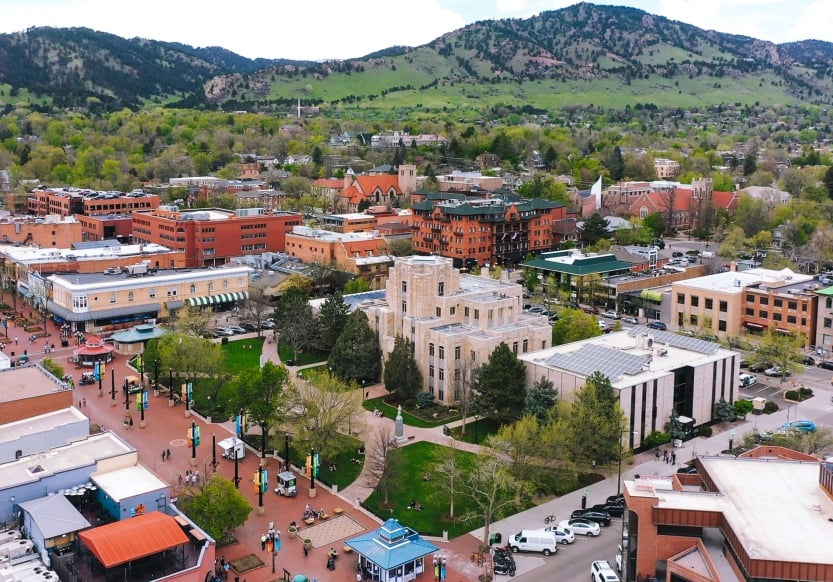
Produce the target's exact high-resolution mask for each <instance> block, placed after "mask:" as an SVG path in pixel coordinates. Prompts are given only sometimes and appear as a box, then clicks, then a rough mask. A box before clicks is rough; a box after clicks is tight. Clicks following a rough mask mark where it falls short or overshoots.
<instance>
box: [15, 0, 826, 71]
mask: <svg viewBox="0 0 833 582" xmlns="http://www.w3.org/2000/svg"><path fill="white" fill-rule="evenodd" d="M596 3H598V4H617V5H625V6H633V7H634V8H640V9H642V10H645V11H646V12H650V13H652V14H659V15H662V16H666V17H668V18H671V19H674V20H681V21H683V22H687V23H689V24H693V25H695V26H699V27H701V28H705V29H714V30H719V31H722V32H731V33H735V34H743V35H747V36H752V37H755V38H760V39H763V40H769V41H773V42H788V41H794V40H803V39H808V38H815V39H819V40H827V41H833V2H831V1H830V0H629V1H622V0H606V1H602V2H596ZM571 4H575V2H574V1H567V0H392V1H391V0H352V1H346V0H312V1H307V2H298V1H294V0H277V1H273V2H216V3H215V2H206V1H205V0H202V1H199V2H198V1H196V0H142V1H140V2H133V3H126V2H114V1H113V0H0V32H18V31H21V30H24V29H26V28H28V27H31V26H54V27H75V26H83V27H87V28H92V29H94V30H100V31H104V32H110V33H112V34H116V35H118V36H122V37H125V38H133V37H142V38H149V39H154V40H162V41H176V42H181V43H184V44H189V45H192V46H195V47H204V46H222V47H224V48H226V49H229V50H231V51H234V52H236V53H238V54H240V55H243V56H245V57H250V58H256V57H264V58H288V59H299V60H320V59H347V58H353V57H360V56H363V55H366V54H368V53H370V52H373V51H377V50H380V49H383V48H387V47H390V46H393V45H406V46H418V45H421V44H425V43H427V42H430V41H431V40H433V39H435V38H437V37H438V36H441V35H442V34H444V33H446V32H451V31H452V30H455V29H457V28H460V27H462V26H464V25H466V24H469V23H472V22H476V21H478V20H489V19H496V18H528V17H529V16H532V15H534V14H538V13H540V12H542V11H544V10H555V9H558V8H563V7H565V6H569V5H571Z"/></svg>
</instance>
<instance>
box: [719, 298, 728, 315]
mask: <svg viewBox="0 0 833 582" xmlns="http://www.w3.org/2000/svg"><path fill="white" fill-rule="evenodd" d="M718 308H719V310H720V311H721V312H722V313H726V312H727V311H729V303H728V302H727V301H721V302H720V304H719V307H718Z"/></svg>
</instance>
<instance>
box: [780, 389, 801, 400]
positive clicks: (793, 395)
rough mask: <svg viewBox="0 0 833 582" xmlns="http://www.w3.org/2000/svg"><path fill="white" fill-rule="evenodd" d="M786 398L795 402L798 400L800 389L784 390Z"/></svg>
mask: <svg viewBox="0 0 833 582" xmlns="http://www.w3.org/2000/svg"><path fill="white" fill-rule="evenodd" d="M784 398H785V399H787V400H792V401H793V402H798V401H799V396H798V390H787V391H786V392H784Z"/></svg>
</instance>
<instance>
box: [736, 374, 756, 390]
mask: <svg viewBox="0 0 833 582" xmlns="http://www.w3.org/2000/svg"><path fill="white" fill-rule="evenodd" d="M757 382H758V379H757V378H756V377H755V376H753V375H752V374H746V373H743V372H742V373H741V374H740V376H738V384H740V387H741V388H746V387H747V386H752V384H756V383H757Z"/></svg>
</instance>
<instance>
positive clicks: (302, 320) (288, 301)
mask: <svg viewBox="0 0 833 582" xmlns="http://www.w3.org/2000/svg"><path fill="white" fill-rule="evenodd" d="M275 325H276V327H277V330H278V331H279V332H280V334H281V341H286V342H289V344H290V345H291V346H292V352H293V354H292V355H293V357H294V358H295V359H298V350H301V349H303V348H306V347H309V346H311V345H314V343H315V340H316V337H317V335H318V325H317V322H316V320H315V317H314V316H313V314H312V307H311V306H310V304H309V296H308V295H307V294H306V293H304V292H303V291H301V290H300V289H298V288H297V287H290V288H289V289H287V290H286V292H284V294H283V295H282V296H281V299H280V301H279V302H278V306H277V308H276V309H275Z"/></svg>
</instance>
